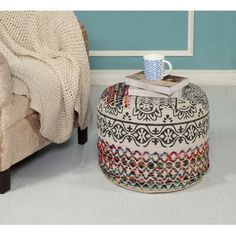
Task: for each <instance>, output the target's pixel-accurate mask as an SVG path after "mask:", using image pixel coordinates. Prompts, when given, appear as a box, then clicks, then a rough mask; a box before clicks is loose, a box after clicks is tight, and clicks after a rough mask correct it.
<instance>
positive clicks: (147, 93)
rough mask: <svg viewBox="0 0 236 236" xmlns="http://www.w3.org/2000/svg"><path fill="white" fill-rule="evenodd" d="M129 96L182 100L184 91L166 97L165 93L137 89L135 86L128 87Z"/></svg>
mask: <svg viewBox="0 0 236 236" xmlns="http://www.w3.org/2000/svg"><path fill="white" fill-rule="evenodd" d="M128 95H130V96H140V97H157V98H158V97H163V98H174V97H176V98H180V97H181V96H182V89H180V90H178V91H176V92H174V93H172V94H171V95H166V94H163V93H157V92H154V91H150V90H146V89H141V88H137V87H134V86H129V87H128Z"/></svg>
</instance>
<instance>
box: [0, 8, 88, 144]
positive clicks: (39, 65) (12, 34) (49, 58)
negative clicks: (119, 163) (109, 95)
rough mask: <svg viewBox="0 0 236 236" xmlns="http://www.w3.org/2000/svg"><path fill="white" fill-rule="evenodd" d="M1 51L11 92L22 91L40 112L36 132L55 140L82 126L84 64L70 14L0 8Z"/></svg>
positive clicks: (84, 123) (79, 38) (76, 26)
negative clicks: (76, 113) (9, 72)
mask: <svg viewBox="0 0 236 236" xmlns="http://www.w3.org/2000/svg"><path fill="white" fill-rule="evenodd" d="M0 52H1V53H2V54H3V55H4V56H5V57H6V58H7V60H8V63H9V65H10V69H11V74H12V77H13V79H14V88H13V92H14V93H15V94H22V95H26V96H27V97H29V99H30V107H31V108H32V109H34V110H35V111H37V112H38V113H39V114H40V122H41V128H40V133H41V134H42V136H43V137H45V138H47V139H49V140H50V141H52V142H55V143H62V142H64V141H66V140H67V139H69V138H70V136H71V134H72V131H73V127H74V124H75V120H74V117H75V116H74V114H75V111H76V112H78V124H79V126H80V127H81V128H82V129H83V128H85V127H86V126H87V120H88V119H87V118H88V117H87V116H88V96H89V88H90V79H89V63H88V58H87V55H86V49H85V43H84V39H83V35H82V32H81V29H80V25H79V23H78V21H77V18H76V17H75V15H74V14H73V13H72V12H29V11H26V12H0Z"/></svg>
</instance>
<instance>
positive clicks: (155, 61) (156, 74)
mask: <svg viewBox="0 0 236 236" xmlns="http://www.w3.org/2000/svg"><path fill="white" fill-rule="evenodd" d="M143 59H144V74H145V77H146V78H147V79H149V80H161V79H162V78H163V77H164V76H166V75H169V74H170V72H171V71H172V64H171V63H170V62H169V61H167V60H165V56H163V55H161V54H147V55H145V56H144V57H143ZM165 64H167V65H168V67H169V70H168V71H167V72H166V73H165Z"/></svg>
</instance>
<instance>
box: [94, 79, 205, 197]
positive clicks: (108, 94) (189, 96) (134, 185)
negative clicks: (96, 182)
mask: <svg viewBox="0 0 236 236" xmlns="http://www.w3.org/2000/svg"><path fill="white" fill-rule="evenodd" d="M208 127H209V105H208V100H207V96H206V94H205V92H203V91H202V90H201V88H199V87H198V86H197V85H194V84H189V85H188V86H186V87H185V88H183V91H182V97H181V98H171V97H169V98H164V97H158V98H156V97H155V98H153V97H141V96H129V95H128V86H127V85H125V84H124V83H119V84H115V85H113V86H110V87H108V88H107V89H106V90H105V91H104V92H103V93H102V95H101V98H100V100H99V104H98V110H97V132H98V142H97V147H98V156H99V164H100V167H101V169H102V170H103V172H104V174H105V175H106V176H107V177H108V178H109V179H110V180H111V181H112V182H113V183H115V184H117V185H119V186H121V187H124V188H127V189H130V190H135V191H139V192H147V193H155V192H170V191H177V190H181V189H184V188H187V187H190V186H191V185H193V184H195V183H197V182H198V181H200V180H201V178H202V177H203V175H204V174H205V173H206V172H207V170H208V168H209V159H208V148H209V146H208Z"/></svg>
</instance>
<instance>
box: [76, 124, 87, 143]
mask: <svg viewBox="0 0 236 236" xmlns="http://www.w3.org/2000/svg"><path fill="white" fill-rule="evenodd" d="M87 141H88V128H85V129H83V130H81V129H80V127H79V128H78V144H85V143H86V142H87Z"/></svg>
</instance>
